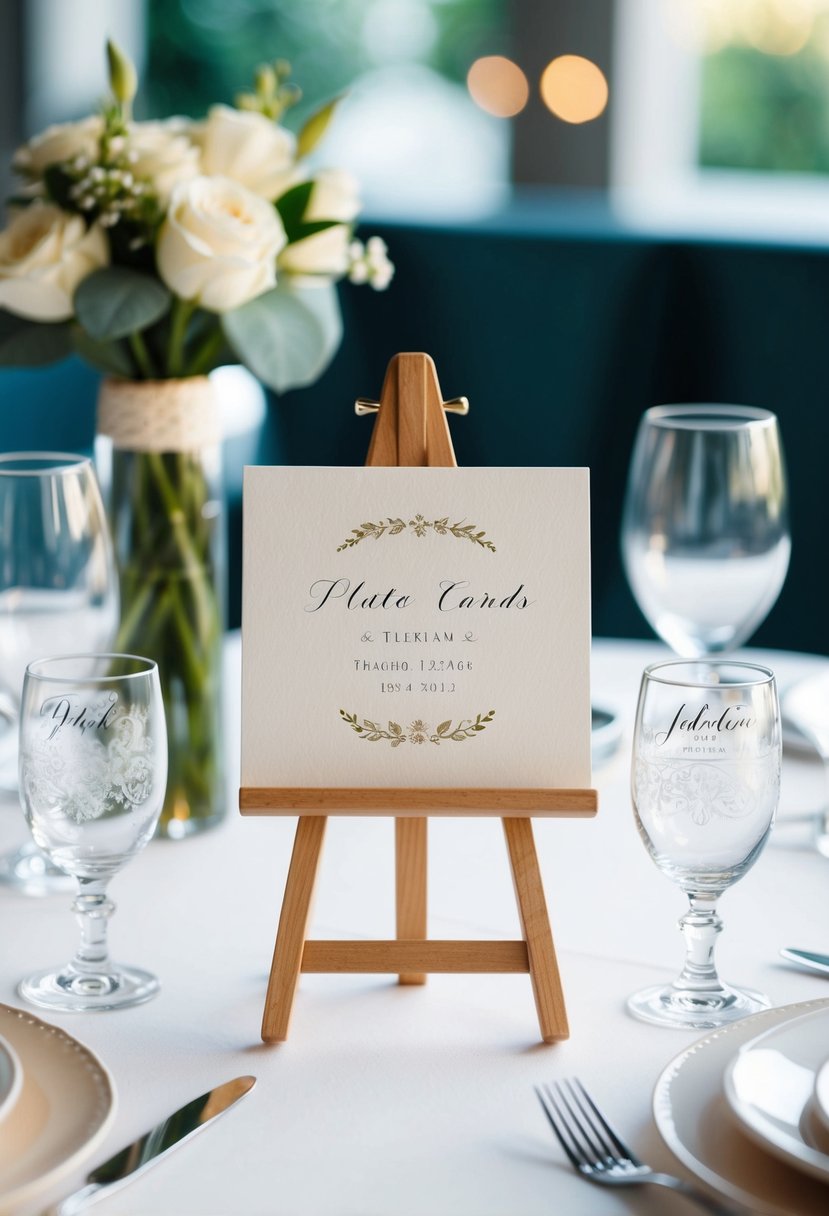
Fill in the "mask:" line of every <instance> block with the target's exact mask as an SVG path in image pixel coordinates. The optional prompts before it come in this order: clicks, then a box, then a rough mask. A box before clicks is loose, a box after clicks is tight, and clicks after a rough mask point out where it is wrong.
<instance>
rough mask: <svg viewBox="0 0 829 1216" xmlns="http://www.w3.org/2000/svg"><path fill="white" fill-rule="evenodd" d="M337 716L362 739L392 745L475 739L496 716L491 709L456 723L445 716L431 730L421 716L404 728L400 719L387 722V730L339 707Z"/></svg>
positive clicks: (459, 741)
mask: <svg viewBox="0 0 829 1216" xmlns="http://www.w3.org/2000/svg"><path fill="white" fill-rule="evenodd" d="M340 717H341V718H342V720H343V722H345V724H346V725H347V726H350V727H351V729H352V730H353V731H355V732H356V733H357V734H358V735H359V736H360V738H361V739H364V740H367V741H368V742H369V743H380V742H381V741H383V742H386V743H390V744H391V746H392V747H400V745H401V743H406V742H408V743H437V744H440V743H447V742H449V741H451V742H452V743H464V742H465V741H466V740H467V739H474V738H475V736H476V735H477V734H479V733H480V732H481V731H482V730H486V727H487V724H488V723H489V722H491V721H492V719H493V718H494V717H495V710H494V709H491V710H490V711H489V713H486V714H477V715H476V717H475V718H474V719H473V718H461V719H459V721H458V724H457V726H454V725H453V719H452V718H447V719H446V721H445V722H441V723H440V725H439V726H437V727H435V729H434V731H433V730H432V728H431V727H430V726H429V725H428V724H427V723H426V722H424V721H423V720H422V719H421V718H415V720H414V722H412V723H411V724H410V725H409V727H408V729H407V730H404V728H403V727H402V726H401V725H400V723H399V722H389V725H388V730H386V729H385V728H384V727H382V726H380V724H379V723H378V722H372V721H371V719H370V718H362V719H359V718H358V717H357V715H356V714H349V713H346V711H345V710H344V709H341V710H340Z"/></svg>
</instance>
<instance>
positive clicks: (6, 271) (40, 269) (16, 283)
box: [0, 203, 109, 321]
mask: <svg viewBox="0 0 829 1216" xmlns="http://www.w3.org/2000/svg"><path fill="white" fill-rule="evenodd" d="M108 262H109V246H108V244H107V240H106V237H105V236H104V232H103V229H102V228H101V226H100V224H93V225H92V227H91V228H89V229H87V227H86V225H85V223H84V221H83V220H82V219H81V218H80V216H77V215H69V214H68V212H66V211H61V209H60V208H59V207H53V206H52V205H51V203H48V204H47V203H33V204H32V206H31V207H27V208H26V210H25V211H19V212H18V213H17V215H16V216H15V217H14V219H13V220H12V222H11V224H10V225H9V227H8V228H6V229H5V231H4V232H0V308H7V309H8V310H9V312H13V313H16V314H17V316H19V317H27V318H28V319H29V320H32V321H66V320H68V318H69V317H71V316H72V314H73V313H74V311H75V309H74V306H73V303H72V297H73V296H74V294H75V289H76V288H77V286H78V284H79V283H80V282H81V280H82V279H85V278H86V276H87V275H88V274H91V273H92V271H93V270H98V269H99V268H100V267H101V266H106V265H107V263H108Z"/></svg>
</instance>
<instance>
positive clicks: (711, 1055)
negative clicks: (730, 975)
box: [653, 1000, 829, 1216]
mask: <svg viewBox="0 0 829 1216" xmlns="http://www.w3.org/2000/svg"><path fill="white" fill-rule="evenodd" d="M827 1008H829V1000H815V1001H804V1002H801V1003H799V1004H796V1005H783V1006H781V1007H778V1008H776V1009H766V1010H764V1011H763V1012H762V1013H755V1014H754V1015H753V1016H752V1017H748V1018H743V1019H741V1020H740V1021H739V1022H731V1023H730V1024H729V1025H728V1026H725V1027H723V1028H722V1029H721V1030H715V1031H712V1032H711V1033H710V1034H707V1035H705V1036H703V1038H701V1039H698V1040H697V1042H696V1043H693V1044H692V1045H691V1046H690V1047H688V1048H686V1049H685V1051H682V1052H680V1054H679V1055H678V1056H676V1058H675V1059H674V1060H672V1061H671V1063H670V1064H669V1065H668V1066H667V1068H666V1069H665V1070H664V1072H663V1073H662V1075H661V1076H660V1077H659V1079H658V1081H657V1082H656V1086H655V1089H654V1094H653V1113H654V1118H655V1120H656V1126H657V1127H658V1129H659V1132H660V1134H661V1136H662V1138H663V1140H664V1141H665V1143H666V1144H667V1145H668V1148H669V1149H670V1150H671V1152H672V1153H673V1154H674V1155H675V1156H676V1157H677V1158H678V1159H679V1161H681V1162H682V1164H683V1165H684V1166H685V1167H686V1169H688V1170H690V1171H691V1173H692V1174H695V1175H696V1176H697V1178H700V1179H701V1180H702V1181H703V1182H705V1183H706V1184H707V1185H708V1186H709V1187H710V1188H711V1189H712V1190H714V1191H716V1192H717V1193H719V1194H720V1195H723V1196H725V1197H726V1198H728V1199H732V1200H736V1201H737V1202H738V1203H742V1204H744V1205H745V1206H746V1207H747V1209H748V1210H749V1211H750V1212H753V1213H755V1216H758V1214H760V1213H762V1214H763V1216H825V1213H826V1186H825V1184H824V1183H822V1182H818V1181H817V1179H815V1178H810V1177H809V1176H808V1175H807V1174H804V1173H801V1172H800V1170H796V1169H794V1167H793V1166H790V1165H786V1164H785V1163H784V1162H782V1161H780V1160H779V1159H778V1158H777V1157H773V1156H772V1155H771V1153H766V1152H764V1151H763V1150H762V1149H761V1148H758V1146H757V1145H756V1144H754V1143H753V1142H752V1141H751V1140H750V1139H749V1138H748V1136H746V1135H745V1134H744V1133H743V1131H742V1129H741V1128H740V1126H739V1124H738V1123H737V1121H736V1119H734V1117H733V1115H732V1113H731V1109H730V1107H729V1105H728V1103H727V1101H726V1098H725V1094H724V1092H723V1074H724V1073H725V1071H726V1069H727V1068H728V1066H729V1064H730V1063H731V1061H732V1059H733V1058H734V1056H735V1055H736V1053H737V1052H738V1051H739V1049H740V1048H741V1047H742V1046H743V1044H745V1043H748V1042H749V1041H750V1040H751V1039H754V1038H756V1036H757V1035H759V1034H761V1033H762V1032H763V1031H765V1030H770V1029H771V1028H772V1027H773V1026H779V1025H782V1024H783V1023H784V1022H787V1021H789V1020H790V1019H792V1018H795V1017H798V1016H800V1015H801V1014H804V1013H809V1012H811V1011H812V1010H818V1009H827Z"/></svg>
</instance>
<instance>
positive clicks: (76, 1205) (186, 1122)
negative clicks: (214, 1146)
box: [54, 1077, 256, 1216]
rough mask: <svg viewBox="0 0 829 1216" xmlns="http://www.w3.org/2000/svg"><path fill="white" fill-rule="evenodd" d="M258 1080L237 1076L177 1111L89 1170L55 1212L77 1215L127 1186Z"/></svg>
mask: <svg viewBox="0 0 829 1216" xmlns="http://www.w3.org/2000/svg"><path fill="white" fill-rule="evenodd" d="M255 1084H256V1077H236V1078H234V1080H233V1081H226V1082H225V1084H224V1085H219V1086H217V1087H216V1089H211V1090H208V1092H207V1093H206V1094H202V1095H201V1097H199V1098H194V1099H193V1101H192V1102H188V1103H187V1104H186V1106H182V1107H181V1108H180V1109H179V1110H177V1111H174V1112H173V1114H172V1115H168V1116H167V1118H166V1119H163V1120H162V1121H161V1123H157V1124H156V1126H155V1127H153V1128H151V1129H150V1131H148V1132H146V1133H145V1134H144V1135H143V1136H139V1138H138V1139H137V1140H134V1141H133V1143H132V1144H128V1145H127V1146H126V1148H122V1149H121V1151H120V1152H118V1153H116V1154H115V1156H114V1157H110V1158H109V1160H108V1161H105V1162H104V1163H103V1165H99V1166H98V1168H97V1169H94V1170H93V1171H92V1173H91V1174H88V1175H87V1178H86V1183H85V1185H84V1186H82V1187H81V1188H80V1190H77V1191H74V1192H73V1193H72V1194H71V1195H69V1196H68V1197H67V1198H66V1199H64V1200H63V1202H62V1203H60V1204H59V1205H58V1207H57V1208H55V1209H54V1216H76V1213H78V1212H83V1211H85V1210H86V1207H87V1205H88V1204H89V1203H90V1202H94V1201H95V1200H97V1199H99V1198H103V1196H104V1195H105V1194H109V1193H110V1192H111V1191H113V1190H115V1189H116V1188H118V1187H121V1186H123V1184H124V1183H125V1182H128V1181H129V1180H130V1179H132V1178H135V1177H136V1175H137V1174H139V1173H141V1172H142V1171H143V1170H145V1169H146V1168H147V1167H148V1166H150V1165H152V1164H153V1163H154V1162H156V1161H158V1160H159V1159H160V1158H161V1157H163V1156H164V1155H165V1154H166V1153H169V1151H170V1149H173V1148H176V1147H177V1146H178V1145H179V1144H183V1143H184V1141H185V1140H189V1139H190V1138H191V1137H192V1136H195V1134H196V1132H199V1131H201V1129H202V1128H203V1127H207V1125H208V1123H212V1122H213V1120H214V1119H215V1118H216V1117H217V1115H222V1114H224V1112H225V1111H226V1110H229V1109H230V1107H231V1106H233V1105H234V1103H236V1102H238V1101H239V1099H240V1098H244V1096H245V1094H248V1093H250V1091H251V1090H252V1089H253V1087H254V1085H255Z"/></svg>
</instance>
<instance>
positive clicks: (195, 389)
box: [96, 377, 227, 839]
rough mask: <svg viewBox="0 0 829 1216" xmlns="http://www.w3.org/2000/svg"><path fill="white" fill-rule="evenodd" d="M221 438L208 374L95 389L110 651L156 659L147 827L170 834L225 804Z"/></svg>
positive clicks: (220, 812) (215, 814) (216, 813)
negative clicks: (151, 817)
mask: <svg viewBox="0 0 829 1216" xmlns="http://www.w3.org/2000/svg"><path fill="white" fill-rule="evenodd" d="M220 440H221V434H220V426H219V408H218V402H217V400H216V398H215V395H214V389H213V386H212V385H211V383H210V381H209V380H208V379H207V377H192V378H188V379H182V380H157V381H127V380H106V381H104V382H103V384H102V385H101V392H100V396H99V402H98V440H97V449H96V451H97V458H98V465H99V469H100V472H101V481H102V483H103V486H104V492H105V495H106V498H107V505H108V511H109V517H110V523H111V528H112V535H113V541H114V544H115V553H116V558H117V561H118V569H119V575H120V583H121V623H120V628H119V631H118V636H117V639H116V642H115V649H116V650H118V651H120V652H123V653H132V654H138V655H143V656H145V657H146V658H150V659H154V660H155V662H156V663H157V664H158V670H159V675H160V679H161V688H162V694H163V698H164V706H165V709H166V716H167V739H168V749H169V766H168V778H167V794H166V798H165V801H164V807H163V810H162V812H161V817H160V819H159V823H158V828H157V834H158V835H161V836H166V837H169V838H171V839H181V838H182V837H185V836H188V835H190V834H191V833H193V832H198V831H201V830H203V829H205V828H208V827H211V826H212V825H214V824H216V823H218V822H219V821H220V820H221V819H222V817H223V816H224V814H225V812H226V809H227V791H226V788H225V778H224V765H223V755H222V723H221V685H222V680H221V665H222V631H223V625H224V615H225V614H224V510H223V498H222V485H221V442H220Z"/></svg>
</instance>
